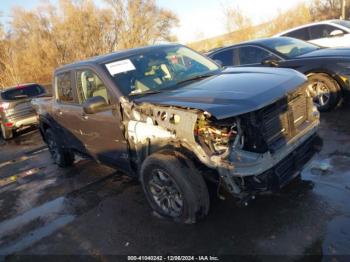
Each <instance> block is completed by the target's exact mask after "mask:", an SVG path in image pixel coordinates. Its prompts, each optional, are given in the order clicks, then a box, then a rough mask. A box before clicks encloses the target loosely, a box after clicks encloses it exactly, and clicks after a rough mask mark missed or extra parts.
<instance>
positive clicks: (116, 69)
mask: <svg viewBox="0 0 350 262" xmlns="http://www.w3.org/2000/svg"><path fill="white" fill-rule="evenodd" d="M53 86H54V92H53V93H54V94H53V99H47V98H46V99H45V98H38V99H36V100H33V101H32V104H33V106H34V108H35V109H36V112H37V114H38V115H39V121H40V132H41V134H42V136H43V139H44V140H45V142H46V143H47V145H48V148H49V151H50V152H51V154H52V157H53V159H54V161H55V162H56V163H57V164H58V165H60V166H62V167H66V166H69V165H71V164H73V162H74V155H75V154H77V153H79V154H83V155H86V156H89V157H91V158H93V159H95V160H96V161H98V162H101V163H103V164H106V165H110V166H113V167H115V168H118V169H121V170H124V171H125V172H126V173H127V174H129V175H131V176H135V177H137V178H138V179H139V180H140V182H141V184H142V187H143V190H144V193H145V195H146V198H147V200H148V202H149V204H150V206H151V207H152V208H153V209H154V211H156V213H158V214H159V215H161V216H163V217H168V218H170V219H173V220H175V221H178V222H182V223H194V222H196V221H197V219H198V218H201V217H204V216H205V215H207V213H208V210H209V202H210V201H209V193H208V188H207V184H208V183H209V182H208V181H212V182H215V183H216V184H217V186H218V187H220V188H219V189H220V192H221V191H222V190H223V189H224V190H226V191H227V192H229V193H231V194H232V195H233V196H234V197H235V198H236V199H240V200H241V201H243V200H246V199H250V198H252V197H255V196H256V195H258V194H260V193H265V192H276V191H278V190H279V189H280V188H282V187H283V186H285V185H286V184H288V183H289V182H290V181H291V180H293V179H294V178H295V177H297V176H298V175H299V174H300V171H301V170H302V168H303V166H304V165H305V164H306V163H307V162H308V161H309V160H310V159H311V158H312V156H313V155H314V153H315V152H316V151H317V148H319V140H318V138H317V129H318V125H319V113H318V111H317V109H316V107H315V106H314V105H313V102H312V98H311V97H310V94H309V93H308V91H307V84H306V78H305V76H304V75H302V74H300V73H298V72H296V71H294V70H292V69H276V68H273V69H271V68H248V67H245V68H220V67H219V66H218V65H217V64H215V63H214V62H213V61H212V60H210V59H208V58H206V57H203V56H202V55H200V54H198V53H196V52H194V51H192V50H191V49H189V48H187V47H185V46H182V45H175V44H174V45H173V44H169V45H158V46H151V47H143V48H137V49H130V50H126V51H120V52H116V53H112V54H108V55H104V56H99V57H94V58H91V59H89V60H86V61H81V62H77V63H74V64H70V65H66V66H63V67H61V68H59V69H57V70H56V71H55V73H54V80H53ZM212 182H210V183H212Z"/></svg>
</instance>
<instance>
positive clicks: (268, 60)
mask: <svg viewBox="0 0 350 262" xmlns="http://www.w3.org/2000/svg"><path fill="white" fill-rule="evenodd" d="M261 64H262V65H268V66H278V65H279V60H277V59H276V57H275V56H273V55H269V56H267V57H265V58H264V59H263V60H262V61H261Z"/></svg>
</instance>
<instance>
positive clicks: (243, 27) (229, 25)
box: [223, 6, 255, 42]
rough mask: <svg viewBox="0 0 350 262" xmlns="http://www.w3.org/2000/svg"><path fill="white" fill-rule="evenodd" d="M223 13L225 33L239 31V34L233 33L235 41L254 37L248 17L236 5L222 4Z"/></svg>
mask: <svg viewBox="0 0 350 262" xmlns="http://www.w3.org/2000/svg"><path fill="white" fill-rule="evenodd" d="M223 15H224V21H225V28H226V31H227V33H229V34H230V33H232V32H234V31H240V32H241V33H240V34H234V39H232V40H233V41H235V42H241V41H244V40H249V39H252V38H254V36H255V30H254V26H253V23H252V21H251V19H250V18H249V17H247V16H246V15H245V14H244V12H243V11H242V10H241V9H240V8H239V7H238V6H236V7H230V6H223Z"/></svg>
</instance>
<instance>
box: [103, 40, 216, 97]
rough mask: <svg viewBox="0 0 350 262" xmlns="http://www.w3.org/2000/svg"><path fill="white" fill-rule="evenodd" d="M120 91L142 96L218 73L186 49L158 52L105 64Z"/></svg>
mask: <svg viewBox="0 0 350 262" xmlns="http://www.w3.org/2000/svg"><path fill="white" fill-rule="evenodd" d="M105 66H106V68H107V70H108V72H109V74H110V75H111V76H112V77H113V80H114V81H115V83H116V84H117V86H118V87H119V88H120V89H121V91H122V92H123V93H124V94H125V95H128V96H139V95H146V94H150V93H156V92H160V91H161V90H162V89H165V88H170V87H177V85H178V84H184V83H185V82H188V81H189V82H190V81H197V80H200V79H203V78H204V77H205V76H209V75H211V74H212V73H214V72H216V71H218V70H219V67H218V66H217V65H216V64H215V63H213V62H212V61H211V60H209V59H208V58H206V57H204V56H202V55H200V54H198V53H196V52H194V51H192V50H191V49H189V48H186V47H184V46H172V47H159V49H158V48H157V49H156V50H152V51H149V52H145V53H143V54H138V55H134V56H130V57H128V58H127V59H123V60H118V61H114V62H110V63H107V64H105Z"/></svg>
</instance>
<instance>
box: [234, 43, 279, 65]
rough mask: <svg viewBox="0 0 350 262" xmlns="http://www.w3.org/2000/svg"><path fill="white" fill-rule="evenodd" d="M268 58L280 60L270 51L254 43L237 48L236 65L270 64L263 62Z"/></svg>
mask: <svg viewBox="0 0 350 262" xmlns="http://www.w3.org/2000/svg"><path fill="white" fill-rule="evenodd" d="M266 58H269V59H276V60H277V61H278V60H280V58H278V57H277V56H276V55H274V54H273V53H271V52H270V51H268V50H265V49H263V48H260V47H257V46H253V45H250V46H242V47H238V48H236V49H235V65H237V66H269V65H264V64H262V62H263V60H264V59H266Z"/></svg>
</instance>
